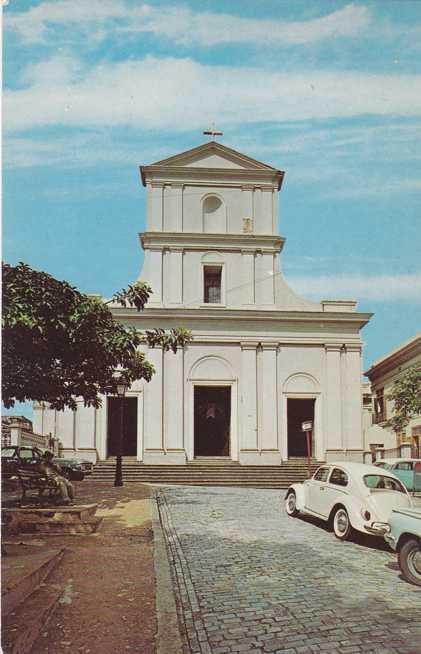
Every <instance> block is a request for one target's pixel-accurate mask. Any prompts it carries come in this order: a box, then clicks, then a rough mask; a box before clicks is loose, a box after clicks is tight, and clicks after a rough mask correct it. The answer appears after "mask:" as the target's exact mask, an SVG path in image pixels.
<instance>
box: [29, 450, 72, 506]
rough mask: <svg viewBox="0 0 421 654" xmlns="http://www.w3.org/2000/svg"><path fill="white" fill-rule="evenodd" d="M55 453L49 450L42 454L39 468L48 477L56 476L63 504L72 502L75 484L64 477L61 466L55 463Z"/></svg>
mask: <svg viewBox="0 0 421 654" xmlns="http://www.w3.org/2000/svg"><path fill="white" fill-rule="evenodd" d="M53 458H54V454H53V453H52V452H49V451H48V450H47V451H46V452H44V454H43V455H42V459H41V462H40V463H39V464H38V469H39V471H40V472H42V473H43V474H44V475H45V476H46V477H54V479H55V480H56V482H57V485H58V487H59V489H60V495H61V499H62V503H63V504H70V503H71V501H72V500H73V499H74V496H75V491H74V488H73V484H72V483H71V482H70V481H69V480H68V479H66V478H65V477H63V475H62V473H61V468H60V466H58V465H56V464H55V463H53Z"/></svg>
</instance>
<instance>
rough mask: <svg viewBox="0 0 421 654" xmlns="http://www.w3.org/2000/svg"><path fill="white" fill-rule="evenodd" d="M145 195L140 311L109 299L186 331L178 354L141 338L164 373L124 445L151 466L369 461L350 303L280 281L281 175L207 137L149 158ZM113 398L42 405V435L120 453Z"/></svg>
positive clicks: (132, 401) (72, 449)
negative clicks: (308, 429) (305, 428)
mask: <svg viewBox="0 0 421 654" xmlns="http://www.w3.org/2000/svg"><path fill="white" fill-rule="evenodd" d="M141 179H142V182H143V185H144V186H145V187H146V193H147V225H146V231H145V232H144V233H143V234H141V235H140V241H141V246H142V248H143V250H144V265H143V269H142V271H141V274H140V279H142V280H144V281H146V282H148V283H149V284H150V286H151V287H152V289H153V294H152V296H151V298H150V300H149V302H148V304H147V306H146V308H145V310H144V311H143V312H140V313H138V312H137V311H136V310H135V309H131V308H121V307H114V308H113V313H114V315H115V317H116V318H117V319H118V320H119V321H121V322H123V323H124V324H127V325H134V326H135V327H136V328H138V329H139V330H141V331H144V330H145V329H152V328H154V327H163V328H166V329H168V328H171V327H185V328H187V329H190V330H191V331H192V335H193V339H192V342H191V343H189V344H188V345H187V346H186V347H185V348H184V349H181V350H179V351H178V352H177V353H176V354H173V353H172V352H163V351H162V349H161V348H153V349H151V348H147V358H148V359H149V360H150V361H151V362H152V363H153V365H154V367H155V370H156V374H155V375H154V376H153V378H152V381H151V382H150V383H144V382H138V383H136V384H134V385H133V386H132V387H131V388H130V390H129V391H128V393H127V396H126V399H125V400H124V402H125V439H124V454H125V455H126V456H131V457H136V458H137V460H139V461H142V462H143V463H144V464H180V465H184V464H186V463H188V462H189V461H192V460H194V459H197V458H207V459H214V458H215V459H219V458H223V459H230V460H232V461H237V462H239V463H240V464H243V465H244V464H252V465H274V464H280V463H281V462H283V461H286V460H288V459H291V458H296V457H305V456H306V454H307V449H306V439H305V434H304V433H303V432H302V431H301V423H302V422H303V421H304V420H311V421H312V422H313V432H312V442H311V448H312V452H311V454H312V456H313V457H314V458H315V459H317V460H334V459H342V460H343V459H352V460H361V461H362V459H363V451H364V442H363V433H362V406H361V403H362V394H361V349H362V340H361V336H360V331H361V329H362V327H363V326H364V325H365V324H366V323H367V322H368V321H369V319H370V316H371V314H367V313H359V312H357V311H356V303H355V302H354V301H350V300H322V301H321V302H320V303H313V302H310V301H308V300H305V299H303V298H300V297H298V296H297V295H296V294H295V293H294V292H293V291H292V290H291V289H290V288H289V287H288V286H287V284H286V283H285V281H284V279H283V276H282V273H281V268H280V255H281V251H282V248H283V245H284V242H285V239H284V238H282V237H281V236H279V235H278V233H277V230H278V227H277V225H278V194H279V191H280V189H281V186H282V180H283V172H281V171H279V170H276V169H275V168H272V167H271V166H268V165H266V164H263V163H261V162H259V161H256V160H254V159H252V158H250V157H248V156H245V155H243V154H241V153H239V152H236V151H234V150H231V149H229V148H227V147H225V146H223V145H221V144H220V143H216V142H214V141H211V142H209V143H206V144H204V145H201V146H199V147H197V148H194V149H192V150H189V151H188V152H184V153H182V154H179V155H176V156H174V157H170V158H169V159H166V160H164V161H159V162H157V163H155V164H152V165H147V166H143V167H141ZM120 401H121V400H119V399H118V398H113V397H104V398H103V401H102V406H101V407H100V408H99V409H94V408H91V407H85V406H84V405H83V402H80V403H79V404H78V410H77V411H70V410H65V411H61V412H58V411H53V410H50V409H48V408H46V407H45V406H44V407H43V406H42V405H35V407H34V429H35V431H36V432H37V433H43V434H49V433H51V434H52V435H54V436H56V437H58V438H59V439H60V440H61V442H62V445H63V453H64V455H66V456H68V455H72V456H76V457H79V458H91V459H97V458H98V459H101V460H102V459H106V458H107V457H109V456H112V455H114V454H115V453H116V452H115V448H116V438H117V430H118V429H119V421H118V406H119V402H120Z"/></svg>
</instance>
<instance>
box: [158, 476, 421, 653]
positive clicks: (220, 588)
mask: <svg viewBox="0 0 421 654" xmlns="http://www.w3.org/2000/svg"><path fill="white" fill-rule="evenodd" d="M283 495H284V492H283V491H275V490H254V489H253V490H252V489H234V488H229V489H227V488H201V487H187V486H183V487H164V488H162V487H161V489H160V491H159V495H158V503H159V509H160V514H161V519H162V523H163V527H164V532H165V536H166V540H167V544H168V546H169V548H170V553H171V555H170V558H171V559H172V561H171V565H172V571H173V573H174V579H175V581H176V583H175V587H176V594H177V598H178V602H179V605H180V607H181V609H182V611H181V613H182V616H181V622H182V624H183V631H184V637H185V642H186V645H185V647H186V650H185V651H186V652H188V653H189V654H190V652H191V653H193V654H211V653H212V654H226V653H228V652H233V653H234V652H248V653H255V654H257V653H258V652H263V653H266V652H267V653H270V652H279V653H281V652H282V653H283V654H310V653H311V652H321V653H323V652H326V653H328V652H338V653H341V654H354V653H357V652H366V653H372V654H397V653H399V654H420V652H421V590H420V589H418V588H417V587H415V586H411V585H410V584H408V583H406V582H405V581H403V580H402V579H401V578H400V573H399V570H398V568H397V564H396V556H395V555H394V554H393V553H392V552H391V551H389V550H388V549H387V546H386V544H384V545H383V542H382V541H381V540H377V539H374V538H371V537H369V536H367V537H366V536H361V538H360V537H357V539H354V540H353V541H350V542H345V543H342V542H340V541H338V540H337V539H336V538H335V537H334V536H333V534H332V533H331V532H329V531H327V529H326V528H325V527H324V525H323V523H321V522H318V521H316V520H313V519H310V518H296V519H294V518H289V517H287V516H286V514H285V513H284V510H283V502H282V499H283Z"/></svg>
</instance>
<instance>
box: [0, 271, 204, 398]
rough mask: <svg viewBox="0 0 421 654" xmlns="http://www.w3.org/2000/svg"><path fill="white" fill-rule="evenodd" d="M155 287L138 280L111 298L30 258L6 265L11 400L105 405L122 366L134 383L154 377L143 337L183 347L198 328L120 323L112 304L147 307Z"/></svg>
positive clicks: (6, 366)
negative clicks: (85, 291)
mask: <svg viewBox="0 0 421 654" xmlns="http://www.w3.org/2000/svg"><path fill="white" fill-rule="evenodd" d="M151 292H152V291H151V288H150V287H149V286H148V285H147V284H145V283H143V282H137V283H136V284H133V285H131V286H129V287H128V288H127V289H123V290H122V291H119V292H118V293H116V294H115V295H114V296H113V298H112V300H110V301H109V302H108V303H105V302H103V301H102V300H101V299H100V298H97V297H91V296H88V295H85V294H83V293H80V292H79V291H78V290H77V289H76V288H74V287H73V286H70V284H68V283H67V282H64V281H58V280H56V279H54V278H53V277H52V276H51V275H48V274H47V273H44V272H39V271H36V270H32V269H31V268H30V267H29V266H27V265H26V264H24V263H19V264H18V265H17V266H11V265H9V264H3V320H2V323H3V346H2V372H3V384H2V392H3V402H4V405H5V406H6V407H11V406H14V403H15V401H19V402H23V401H25V400H38V401H46V402H49V403H50V404H51V406H52V407H53V408H55V409H63V408H64V407H66V406H67V407H70V408H71V409H75V408H76V402H75V398H76V397H81V398H83V400H84V402H85V405H86V406H95V407H98V406H100V404H101V398H100V395H101V394H108V393H112V394H115V393H116V391H117V387H116V383H117V380H116V376H115V371H116V370H117V369H118V370H120V371H121V375H123V376H124V379H125V381H126V382H127V383H128V384H129V385H130V384H131V383H133V382H134V381H136V380H138V379H144V380H146V381H149V380H150V379H151V377H152V375H153V373H154V368H153V366H152V364H151V363H150V362H149V361H147V359H146V357H145V355H144V354H143V353H142V352H140V351H139V346H140V344H141V343H142V342H145V341H146V343H148V344H149V345H150V346H151V347H153V346H155V345H160V346H162V347H163V348H164V349H165V350H170V349H171V350H172V351H174V352H175V351H176V350H177V348H178V347H183V346H184V345H185V343H187V342H188V341H189V340H190V339H191V334H190V332H189V331H188V330H184V329H172V330H170V331H169V332H166V331H164V330H162V329H156V330H151V331H146V332H145V333H141V332H138V331H136V330H135V328H133V327H132V328H129V327H125V326H123V325H122V324H121V323H119V322H117V321H116V320H115V319H114V318H113V315H112V313H111V311H110V309H109V307H108V306H107V304H110V303H111V302H114V303H117V304H120V305H121V306H130V307H135V308H136V309H137V310H138V311H140V310H141V309H143V307H144V306H145V304H146V302H147V301H148V298H149V296H150V294H151Z"/></svg>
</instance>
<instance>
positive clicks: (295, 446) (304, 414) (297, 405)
mask: <svg viewBox="0 0 421 654" xmlns="http://www.w3.org/2000/svg"><path fill="white" fill-rule="evenodd" d="M287 416H288V457H294V456H297V457H304V456H307V437H306V433H305V432H304V431H302V430H301V423H302V422H305V421H307V420H311V421H312V423H313V425H314V400H294V399H288V402H287ZM313 434H314V431H313ZM313 449H314V447H313V443H311V452H310V454H311V456H313Z"/></svg>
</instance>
